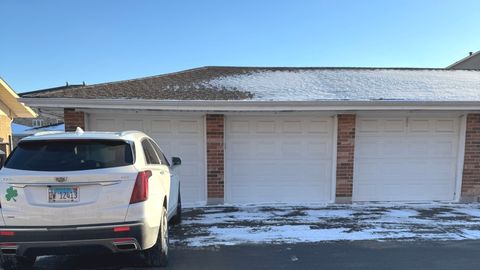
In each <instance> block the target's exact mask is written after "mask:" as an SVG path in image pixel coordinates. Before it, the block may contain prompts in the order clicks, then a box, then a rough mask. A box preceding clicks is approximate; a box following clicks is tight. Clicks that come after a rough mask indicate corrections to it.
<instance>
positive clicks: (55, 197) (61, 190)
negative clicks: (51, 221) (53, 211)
mask: <svg viewBox="0 0 480 270" xmlns="http://www.w3.org/2000/svg"><path fill="white" fill-rule="evenodd" d="M79 199H80V188H79V187H49V188H48V202H49V203H62V202H78V201H79Z"/></svg>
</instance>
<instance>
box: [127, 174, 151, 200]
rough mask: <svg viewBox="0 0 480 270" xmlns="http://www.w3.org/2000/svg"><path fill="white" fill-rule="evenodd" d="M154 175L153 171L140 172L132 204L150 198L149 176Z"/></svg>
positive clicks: (134, 188)
mask: <svg viewBox="0 0 480 270" xmlns="http://www.w3.org/2000/svg"><path fill="white" fill-rule="evenodd" d="M150 176H152V172H151V171H143V172H139V173H138V175H137V179H136V180H135V186H134V187H133V191H132V197H130V204H132V203H138V202H143V201H146V200H147V199H148V178H150Z"/></svg>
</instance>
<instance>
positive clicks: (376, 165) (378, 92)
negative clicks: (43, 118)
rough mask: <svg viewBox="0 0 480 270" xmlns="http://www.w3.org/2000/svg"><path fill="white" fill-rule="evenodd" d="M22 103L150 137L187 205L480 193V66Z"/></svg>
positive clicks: (102, 91) (251, 80)
mask: <svg viewBox="0 0 480 270" xmlns="http://www.w3.org/2000/svg"><path fill="white" fill-rule="evenodd" d="M21 100H22V101H23V102H25V103H27V104H28V105H30V106H33V107H35V108H41V109H42V110H44V111H47V110H49V111H57V112H63V113H64V119H65V128H66V130H74V129H75V128H76V127H77V126H79V127H82V128H85V129H87V130H97V131H119V130H131V129H134V130H142V131H144V132H146V133H147V134H149V135H150V136H151V137H152V138H154V139H155V140H156V141H157V142H159V144H160V145H161V146H162V147H163V150H164V151H165V152H166V153H167V155H169V156H180V157H181V158H182V159H183V163H182V166H181V167H180V168H179V174H180V176H181V179H182V185H181V192H182V199H183V201H184V203H185V204H205V203H212V204H215V203H264V202H266V203H270V202H284V203H324V202H352V201H353V202H361V201H451V202H456V201H477V200H478V199H479V198H480V71H472V70H468V71H467V70H448V69H412V68H288V67H281V68H273V67H268V68H261V67H202V68H196V69H190V70H185V71H181V72H176V73H170V74H164V75H159V76H153V77H146V78H139V79H133V80H126V81H118V82H109V83H101V84H95V85H88V86H84V87H78V88H72V89H62V90H46V91H36V92H31V93H24V94H22V98H21Z"/></svg>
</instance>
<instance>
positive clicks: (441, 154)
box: [353, 117, 459, 201]
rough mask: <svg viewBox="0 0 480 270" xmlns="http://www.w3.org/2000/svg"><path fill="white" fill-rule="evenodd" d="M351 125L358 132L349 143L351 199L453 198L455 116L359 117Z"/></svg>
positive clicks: (456, 137)
mask: <svg viewBox="0 0 480 270" xmlns="http://www.w3.org/2000/svg"><path fill="white" fill-rule="evenodd" d="M357 123H358V124H357V129H358V130H363V132H359V133H357V138H356V141H355V162H354V167H355V168H354V191H353V199H354V200H356V201H396V200H398V201H407V200H413V201H414V200H424V201H425V200H453V197H454V190H455V177H456V163H457V152H458V149H457V148H458V132H459V120H458V118H416V117H408V118H406V117H399V118H397V119H394V118H388V119H381V118H375V119H370V118H359V120H358V121H357ZM401 127H404V128H405V129H404V130H403V131H402V129H401Z"/></svg>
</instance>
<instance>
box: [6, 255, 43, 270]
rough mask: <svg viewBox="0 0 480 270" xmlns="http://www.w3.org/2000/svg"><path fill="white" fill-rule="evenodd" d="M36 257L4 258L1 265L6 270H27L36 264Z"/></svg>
mask: <svg viewBox="0 0 480 270" xmlns="http://www.w3.org/2000/svg"><path fill="white" fill-rule="evenodd" d="M36 259H37V258H36V257H22V256H4V255H2V256H1V257H0V265H1V266H2V267H3V268H1V269H4V270H26V269H31V268H32V267H33V264H35V260H36Z"/></svg>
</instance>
